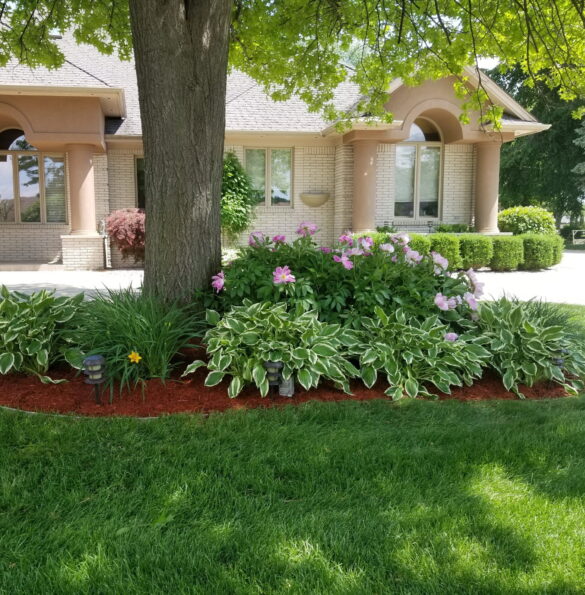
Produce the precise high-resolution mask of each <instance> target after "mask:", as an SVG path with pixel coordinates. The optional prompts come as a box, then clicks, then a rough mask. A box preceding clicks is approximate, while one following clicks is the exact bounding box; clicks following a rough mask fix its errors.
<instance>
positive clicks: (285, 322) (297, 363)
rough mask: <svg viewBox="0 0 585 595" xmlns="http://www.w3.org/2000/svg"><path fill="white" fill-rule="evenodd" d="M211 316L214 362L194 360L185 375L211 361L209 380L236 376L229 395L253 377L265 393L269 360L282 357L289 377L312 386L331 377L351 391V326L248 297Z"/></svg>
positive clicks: (207, 337) (208, 338)
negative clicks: (348, 356)
mask: <svg viewBox="0 0 585 595" xmlns="http://www.w3.org/2000/svg"><path fill="white" fill-rule="evenodd" d="M207 320H208V322H209V323H210V324H213V325H214V326H213V328H211V329H210V330H209V331H207V334H206V335H205V343H206V345H207V353H208V355H209V357H210V359H209V362H207V363H206V362H203V361H201V360H197V361H195V362H193V363H192V364H191V365H189V366H188V367H187V369H186V370H185V374H184V375H186V374H191V373H192V372H194V371H195V370H196V369H198V368H199V367H201V366H207V367H208V369H209V374H208V375H207V379H206V381H205V384H206V386H215V385H217V384H219V383H220V382H221V381H222V380H223V379H224V378H225V377H226V376H231V377H232V380H231V383H230V385H229V388H228V395H229V396H230V397H232V398H233V397H236V396H237V395H238V394H239V393H240V392H241V390H242V389H243V388H244V386H245V385H246V384H249V383H253V384H255V385H256V386H257V387H258V389H259V391H260V393H261V395H262V396H266V394H268V388H269V385H268V379H267V377H266V369H265V368H264V362H267V361H272V362H282V364H283V368H282V375H283V377H284V378H285V379H288V378H291V377H293V376H294V378H295V379H296V380H297V381H298V382H299V383H300V384H301V385H302V386H303V388H305V389H306V390H308V389H310V388H315V387H317V385H318V384H319V382H320V380H321V379H322V378H325V379H327V380H331V381H333V382H334V383H335V385H336V386H337V387H338V388H340V389H342V390H344V391H345V392H347V393H349V390H350V389H349V379H350V378H353V377H355V376H358V375H359V372H358V370H357V369H356V368H355V366H353V365H352V364H351V362H349V361H348V359H347V358H346V354H347V351H348V345H349V344H351V343H352V341H353V334H352V333H351V331H348V330H346V329H344V328H343V327H341V326H340V325H338V324H327V323H324V322H320V321H319V320H318V319H317V314H316V312H312V311H309V312H302V311H298V310H292V311H290V312H289V311H287V306H286V304H284V303H280V304H276V305H274V304H270V303H268V302H262V303H252V302H250V301H247V300H246V301H245V302H244V305H242V306H236V307H234V308H233V309H232V310H231V311H230V312H229V313H228V314H226V315H225V316H224V317H223V318H220V316H219V314H218V313H217V312H214V311H212V310H209V311H208V313H207Z"/></svg>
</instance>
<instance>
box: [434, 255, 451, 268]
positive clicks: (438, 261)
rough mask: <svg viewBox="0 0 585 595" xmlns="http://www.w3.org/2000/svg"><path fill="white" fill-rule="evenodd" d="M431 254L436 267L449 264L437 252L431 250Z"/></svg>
mask: <svg viewBox="0 0 585 595" xmlns="http://www.w3.org/2000/svg"><path fill="white" fill-rule="evenodd" d="M431 256H432V257H433V263H434V264H436V265H437V266H438V267H440V268H442V269H446V268H447V267H448V266H449V261H448V260H447V259H446V258H445V257H444V256H441V254H439V253H438V252H431Z"/></svg>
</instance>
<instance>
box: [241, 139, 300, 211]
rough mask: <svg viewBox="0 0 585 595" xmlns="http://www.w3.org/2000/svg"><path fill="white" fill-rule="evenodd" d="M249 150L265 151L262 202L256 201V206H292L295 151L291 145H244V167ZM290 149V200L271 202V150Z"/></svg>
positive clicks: (280, 207) (277, 207) (276, 207)
mask: <svg viewBox="0 0 585 595" xmlns="http://www.w3.org/2000/svg"><path fill="white" fill-rule="evenodd" d="M249 150H256V151H257V150H260V151H265V159H264V186H265V187H264V202H259V203H257V205H256V206H258V207H273V208H275V209H282V208H285V209H286V208H291V207H292V206H293V197H294V179H295V176H294V162H295V151H294V148H293V147H244V169H245V170H246V171H247V169H246V155H247V152H248V151H249ZM273 150H275V151H283V150H285V151H290V201H289V202H288V204H287V203H281V204H276V205H273V204H272V166H271V164H272V158H271V154H272V151H273Z"/></svg>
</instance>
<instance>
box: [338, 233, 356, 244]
mask: <svg viewBox="0 0 585 595" xmlns="http://www.w3.org/2000/svg"><path fill="white" fill-rule="evenodd" d="M337 241H338V242H339V243H340V244H347V245H348V246H353V238H352V237H351V236H350V235H347V234H345V233H344V234H341V235H340V236H339V237H338V238H337Z"/></svg>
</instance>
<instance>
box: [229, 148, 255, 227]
mask: <svg viewBox="0 0 585 595" xmlns="http://www.w3.org/2000/svg"><path fill="white" fill-rule="evenodd" d="M253 207H254V203H253V198H252V183H251V181H250V177H249V176H248V174H247V173H246V170H245V169H244V168H243V166H242V164H241V163H240V161H239V159H238V158H237V157H236V155H235V154H234V153H228V154H227V155H226V156H225V158H224V161H223V177H222V180H221V229H222V231H224V232H225V234H226V235H227V236H228V238H231V239H233V238H235V237H236V236H237V235H238V234H240V233H241V232H243V231H245V229H246V228H247V227H248V225H250V223H251V221H252V218H253V214H254V208H253Z"/></svg>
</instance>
